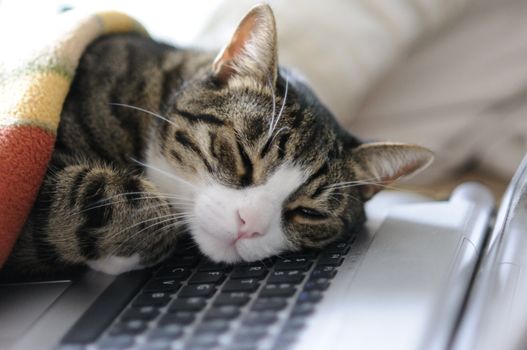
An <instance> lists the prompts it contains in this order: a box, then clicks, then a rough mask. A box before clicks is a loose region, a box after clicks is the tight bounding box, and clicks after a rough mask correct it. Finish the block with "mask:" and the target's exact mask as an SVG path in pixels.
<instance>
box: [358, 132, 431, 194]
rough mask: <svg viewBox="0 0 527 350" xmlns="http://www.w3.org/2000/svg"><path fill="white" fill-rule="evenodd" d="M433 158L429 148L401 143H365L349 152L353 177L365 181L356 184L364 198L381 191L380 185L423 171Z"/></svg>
mask: <svg viewBox="0 0 527 350" xmlns="http://www.w3.org/2000/svg"><path fill="white" fill-rule="evenodd" d="M433 160H434V155H433V153H432V151H430V150H429V149H427V148H424V147H421V146H417V145H409V144H403V143H388V142H378V143H367V144H363V145H361V146H359V147H357V148H354V149H353V151H352V153H351V166H352V169H353V171H354V173H355V176H356V179H355V180H357V181H364V182H365V184H364V185H361V186H360V189H361V194H362V197H363V198H364V199H370V198H371V197H372V196H373V195H374V194H376V193H377V192H379V191H380V190H382V185H387V184H390V183H392V182H394V181H396V180H398V179H400V178H402V177H406V176H409V175H413V174H415V173H417V172H418V171H420V170H423V169H424V168H426V167H427V166H428V165H430V163H432V161H433Z"/></svg>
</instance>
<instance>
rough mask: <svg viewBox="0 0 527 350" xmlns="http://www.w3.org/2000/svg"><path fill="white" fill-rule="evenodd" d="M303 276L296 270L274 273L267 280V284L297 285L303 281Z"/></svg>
mask: <svg viewBox="0 0 527 350" xmlns="http://www.w3.org/2000/svg"><path fill="white" fill-rule="evenodd" d="M304 276H305V275H304V274H303V273H302V272H301V271H298V270H290V271H274V272H273V273H272V274H271V276H269V278H268V279H267V283H269V284H280V283H291V284H298V283H300V282H302V281H303V280H304Z"/></svg>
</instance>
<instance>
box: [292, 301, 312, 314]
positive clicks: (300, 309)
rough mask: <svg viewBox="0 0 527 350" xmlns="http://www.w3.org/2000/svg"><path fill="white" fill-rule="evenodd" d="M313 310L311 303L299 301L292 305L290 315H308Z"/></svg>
mask: <svg viewBox="0 0 527 350" xmlns="http://www.w3.org/2000/svg"><path fill="white" fill-rule="evenodd" d="M314 311H315V305H314V304H311V303H300V304H296V305H295V306H294V307H293V310H291V316H292V317H297V316H308V315H311V314H312V313H313V312H314Z"/></svg>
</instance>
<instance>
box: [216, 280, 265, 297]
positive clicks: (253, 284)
mask: <svg viewBox="0 0 527 350" xmlns="http://www.w3.org/2000/svg"><path fill="white" fill-rule="evenodd" d="M259 286H260V283H259V282H258V281H257V280H255V279H252V278H251V279H244V280H229V281H227V282H226V283H225V285H224V286H223V289H222V292H249V293H251V292H254V291H255V290H256V289H258V287H259Z"/></svg>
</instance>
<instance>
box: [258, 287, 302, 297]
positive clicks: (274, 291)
mask: <svg viewBox="0 0 527 350" xmlns="http://www.w3.org/2000/svg"><path fill="white" fill-rule="evenodd" d="M295 292H296V287H295V286H293V285H291V284H266V285H265V286H264V287H263V289H262V290H261V291H260V294H259V297H261V298H270V297H290V296H293V294H295Z"/></svg>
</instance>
